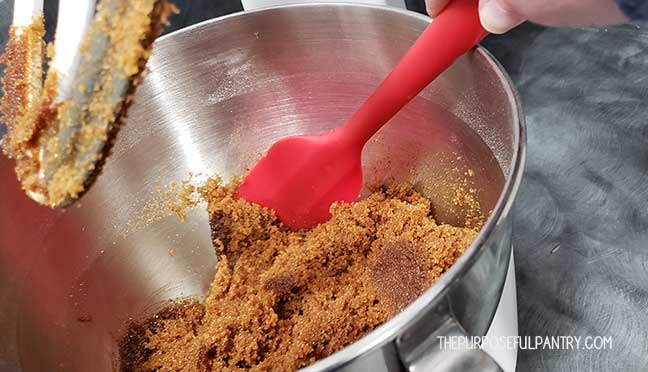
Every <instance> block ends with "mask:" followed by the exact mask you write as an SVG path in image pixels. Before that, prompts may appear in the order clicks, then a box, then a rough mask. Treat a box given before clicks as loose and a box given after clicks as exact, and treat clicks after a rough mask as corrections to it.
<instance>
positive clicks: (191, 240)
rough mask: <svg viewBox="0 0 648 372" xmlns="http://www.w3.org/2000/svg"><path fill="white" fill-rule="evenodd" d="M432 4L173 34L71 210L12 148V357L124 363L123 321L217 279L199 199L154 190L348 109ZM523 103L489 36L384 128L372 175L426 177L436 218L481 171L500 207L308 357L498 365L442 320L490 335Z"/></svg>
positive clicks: (68, 364) (5, 268)
mask: <svg viewBox="0 0 648 372" xmlns="http://www.w3.org/2000/svg"><path fill="white" fill-rule="evenodd" d="M428 22H429V19H428V18H426V17H423V16H420V15H416V14H414V13H410V12H406V11H400V10H394V9H391V10H390V9H386V8H377V7H369V6H358V5H342V4H339V5H331V4H329V5H309V6H289V7H283V8H275V9H268V10H261V11H254V12H249V13H240V14H235V15H232V16H228V17H224V18H221V19H216V20H212V21H209V22H206V23H202V24H200V25H196V26H194V27H191V28H188V29H185V30H182V31H180V32H177V33H174V34H171V35H168V36H166V37H163V38H162V39H160V40H159V41H157V42H156V44H155V50H154V54H153V57H152V58H151V60H150V63H149V67H150V73H149V74H148V76H147V78H146V80H145V82H144V84H143V85H142V86H141V87H140V88H139V90H138V92H137V96H136V99H135V104H134V105H133V107H132V108H131V110H130V115H129V117H128V119H127V122H126V125H125V127H124V128H123V130H122V131H121V133H120V134H119V136H118V138H117V141H116V144H115V146H114V148H113V151H112V152H113V154H112V156H111V157H110V158H109V160H108V162H107V164H106V166H105V168H104V170H103V173H102V175H101V176H100V177H99V179H98V181H97V183H96V184H95V185H94V187H93V188H92V189H91V190H90V192H88V193H87V194H86V195H85V196H84V197H83V198H82V200H81V201H80V202H79V203H78V204H76V205H75V206H72V207H71V208H69V209H68V210H66V211H52V210H48V209H46V208H43V207H40V206H38V205H36V204H35V203H33V202H31V201H30V200H28V199H27V198H26V197H25V196H24V195H23V193H22V192H21V191H20V189H19V186H18V184H17V182H16V181H15V179H14V177H13V174H12V169H11V166H12V164H11V162H10V161H9V160H7V159H5V158H2V160H0V195H2V203H1V205H0V283H1V284H0V306H1V311H2V312H1V314H2V316H1V317H0V326H1V329H2V332H0V367H1V368H0V369H2V370H3V371H25V372H32V371H38V372H40V371H55V370H61V371H92V372H100V371H110V370H113V368H115V358H116V355H117V344H116V338H118V337H119V336H120V334H121V333H122V332H123V330H124V325H125V323H127V322H128V321H129V320H130V319H134V318H139V317H141V316H142V315H144V314H151V313H152V312H154V311H155V310H156V309H159V308H160V306H162V305H163V304H164V303H165V301H167V300H169V299H174V298H177V297H186V296H202V295H204V294H205V292H206V290H207V289H208V286H209V283H210V281H211V279H212V276H213V274H214V266H215V264H216V261H215V260H216V258H215V255H214V252H213V249H212V246H211V244H210V233H209V227H208V223H207V215H206V212H205V211H204V208H196V209H194V210H192V211H190V212H189V214H188V221H187V222H180V221H179V219H178V218H177V217H176V216H169V217H166V218H163V219H161V220H159V221H153V222H151V221H149V222H150V223H148V224H143V223H139V222H138V221H137V220H138V219H145V217H146V216H145V214H142V211H143V210H144V209H146V208H145V207H146V206H147V203H149V202H150V200H151V198H152V197H153V196H152V194H154V192H153V190H154V189H155V188H156V187H160V186H165V185H168V184H169V183H170V182H171V181H174V180H181V179H184V178H186V177H187V174H188V172H190V171H191V172H201V173H206V174H217V175H221V176H225V177H229V176H232V175H240V174H242V173H243V172H244V171H245V169H246V168H247V167H248V166H250V165H251V164H253V162H254V161H255V159H257V158H258V157H259V155H260V154H261V153H263V152H264V150H265V149H267V147H268V146H269V145H270V144H271V143H273V142H274V141H275V140H277V139H278V138H281V137H283V136H286V135H290V134H296V133H312V132H318V131H321V130H324V129H329V128H333V127H335V126H337V125H340V124H341V123H343V122H344V120H345V119H346V118H347V117H349V115H350V114H351V113H352V112H353V110H354V109H356V108H357V107H358V106H359V105H360V103H361V102H362V100H363V99H364V98H365V97H367V95H368V94H369V93H370V92H371V90H372V89H373V88H374V87H375V86H376V85H377V84H378V83H379V82H380V80H381V79H382V78H383V77H384V76H385V75H386V73H387V72H388V71H389V70H390V69H391V68H392V66H394V64H395V63H396V62H397V61H398V59H399V58H400V56H402V55H403V53H404V52H405V51H406V50H407V48H408V46H409V45H411V44H412V43H413V42H414V40H415V39H416V37H417V36H418V35H419V34H420V32H421V31H422V30H423V29H424V28H425V27H426V25H427V23H428ZM520 121H521V115H520V113H519V107H518V104H517V101H516V97H515V93H514V91H513V88H512V87H511V84H510V82H509V80H508V79H507V77H506V75H505V73H504V72H503V71H502V69H501V67H500V66H499V65H498V64H497V63H496V62H495V61H494V60H493V58H492V57H491V56H490V55H489V54H488V53H487V52H486V51H485V50H483V49H479V48H478V49H476V50H475V51H473V52H471V53H469V54H468V55H466V56H464V57H462V58H461V59H460V60H459V61H457V63H456V64H455V65H454V66H453V67H452V68H451V69H450V70H449V71H447V72H446V73H445V74H443V76H442V77H440V78H439V79H438V80H437V81H435V82H434V83H433V84H432V85H431V86H430V87H429V88H428V89H426V90H425V91H424V92H423V93H422V94H421V95H420V96H419V97H416V98H415V99H414V100H413V101H412V103H411V104H410V105H409V106H407V107H406V108H405V109H404V110H403V111H402V112H401V113H399V114H398V115H397V116H396V117H395V118H394V119H393V120H392V121H391V122H390V123H389V124H388V125H387V127H385V128H384V129H383V130H382V131H381V133H380V134H379V135H378V136H377V138H376V139H375V140H373V141H372V143H371V144H370V145H369V147H368V148H367V149H366V151H365V154H364V162H365V164H364V167H365V172H366V175H367V182H368V183H372V182H378V181H380V180H381V179H384V178H386V177H396V178H398V179H406V180H409V181H411V182H414V183H415V184H416V185H417V187H419V189H420V190H421V191H423V192H424V193H426V194H427V195H429V196H430V197H431V198H432V199H433V201H434V202H435V209H436V210H435V212H436V214H437V216H438V218H439V220H441V221H445V222H451V223H462V222H463V220H464V219H465V213H466V211H465V210H464V209H462V208H458V207H456V206H455V205H453V203H452V202H451V199H452V196H453V194H452V192H453V190H452V185H453V182H454V183H456V182H459V183H461V181H458V180H462V179H468V183H467V184H466V188H475V189H476V190H477V193H476V195H477V197H478V200H479V202H480V203H481V206H482V208H483V209H484V210H486V211H488V210H492V213H491V215H490V218H489V219H488V221H487V223H486V224H485V225H484V227H483V229H482V231H481V233H480V234H479V236H478V238H477V239H476V240H475V242H474V243H473V244H472V245H471V246H470V248H469V249H468V250H467V252H466V253H465V254H464V255H463V256H462V257H461V258H460V259H459V260H458V262H457V263H456V264H455V265H454V266H453V267H452V268H451V269H450V270H449V271H448V272H447V273H445V274H444V276H443V277H442V278H441V279H440V280H439V281H438V282H437V283H436V284H435V285H434V286H433V287H432V288H431V289H429V290H428V291H427V292H425V293H424V294H423V295H422V296H421V297H420V298H419V299H418V300H416V301H415V302H414V303H412V304H411V305H410V306H409V307H408V308H406V309H405V310H404V311H403V312H402V313H400V314H399V315H398V316H396V317H395V318H394V319H392V320H391V321H389V322H387V323H386V324H384V325H383V326H381V327H380V328H378V329H377V330H375V331H373V332H371V333H370V334H369V335H367V336H366V337H364V338H363V339H361V340H359V341H358V342H356V343H354V344H352V345H350V346H348V347H347V348H345V349H343V350H342V351H340V352H338V353H336V354H334V355H332V356H331V357H329V358H326V359H324V360H322V361H320V362H318V363H316V364H314V365H313V366H311V367H308V368H306V370H307V371H324V370H326V371H332V370H340V371H342V370H343V371H372V372H381V371H390V372H393V371H403V370H410V371H450V370H463V371H468V370H471V369H473V368H474V370H481V371H484V370H498V367H497V366H496V364H495V363H494V362H493V361H492V360H490V359H489V358H488V357H487V356H486V355H485V354H483V353H481V352H478V351H453V352H451V351H441V350H440V348H439V347H438V346H439V345H438V344H437V342H438V340H437V337H436V336H438V335H446V334H455V335H457V334H463V333H466V334H469V335H483V334H484V333H485V332H486V330H487V328H488V326H489V324H490V321H491V319H492V317H493V315H494V312H495V308H496V305H497V303H498V300H499V297H500V293H501V290H502V286H503V281H504V277H505V273H506V269H507V266H508V262H509V255H510V251H511V240H510V237H511V220H510V216H509V209H510V206H511V203H512V200H513V196H514V194H515V191H516V189H517V186H518V183H519V181H520V175H521V170H522V163H523V155H524V137H523V128H522V126H521V122H520ZM468 169H471V170H473V171H474V173H475V175H474V176H473V177H469V176H465V175H464V173H467V172H468ZM455 186H456V185H455ZM140 222H141V221H140ZM145 222H146V221H145ZM170 249H173V250H174V251H175V254H174V255H170V254H169V250H170Z"/></svg>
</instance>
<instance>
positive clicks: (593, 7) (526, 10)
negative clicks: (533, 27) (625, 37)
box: [426, 0, 628, 34]
mask: <svg viewBox="0 0 648 372" xmlns="http://www.w3.org/2000/svg"><path fill="white" fill-rule="evenodd" d="M449 1H450V0H426V5H427V11H428V14H429V15H430V16H431V17H434V16H435V15H436V14H437V13H439V12H440V11H441V9H443V7H444V6H446V4H447V3H448V2H449ZM479 16H480V18H481V22H482V25H483V26H484V28H485V29H486V30H487V31H489V32H491V33H494V34H501V33H504V32H506V31H508V30H510V29H512V28H513V27H515V26H517V25H519V24H520V23H522V22H524V21H527V20H528V21H531V22H535V23H540V24H543V25H547V26H583V25H589V26H594V25H606V24H615V23H623V22H626V21H627V20H628V19H627V17H626V16H625V14H624V13H623V12H622V11H621V9H620V8H619V6H618V5H617V2H616V1H615V0H479Z"/></svg>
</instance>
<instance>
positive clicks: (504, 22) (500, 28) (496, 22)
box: [479, 0, 525, 34]
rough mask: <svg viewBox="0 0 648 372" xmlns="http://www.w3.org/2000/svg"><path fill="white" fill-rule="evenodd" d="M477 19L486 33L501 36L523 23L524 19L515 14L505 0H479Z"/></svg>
mask: <svg viewBox="0 0 648 372" xmlns="http://www.w3.org/2000/svg"><path fill="white" fill-rule="evenodd" d="M479 18H480V19H481V23H482V26H484V28H485V29H486V31H488V32H490V33H493V34H502V33H504V32H506V31H508V30H510V29H512V28H513V27H515V26H517V25H519V24H520V23H522V22H524V21H525V17H524V16H522V15H520V14H519V13H517V12H516V11H515V10H513V9H512V8H511V7H510V6H507V4H506V0H480V1H479Z"/></svg>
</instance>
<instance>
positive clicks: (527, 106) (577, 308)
mask: <svg viewBox="0 0 648 372" xmlns="http://www.w3.org/2000/svg"><path fill="white" fill-rule="evenodd" d="M485 45H486V47H487V48H488V49H489V50H491V51H492V52H493V53H494V54H495V56H497V58H498V59H499V60H500V61H501V62H502V64H503V65H504V66H505V68H506V69H507V70H508V72H509V74H510V75H511V77H512V79H513V81H514V82H515V84H516V86H517V88H518V91H519V93H520V97H521V100H522V105H523V108H524V111H525V116H526V121H527V128H528V157H527V165H526V171H525V176H524V180H523V183H522V186H521V188H520V194H519V198H518V200H517V203H516V205H515V209H514V212H515V215H514V217H515V219H514V221H515V222H514V229H515V232H514V244H515V254H516V264H517V272H516V274H517V280H518V307H519V322H520V334H521V335H531V336H536V335H582V336H586V335H603V336H611V337H612V339H613V343H612V350H604V351H583V350H581V351H560V350H535V351H524V350H523V351H521V353H520V357H519V368H518V370H519V371H646V370H648V310H647V309H648V230H647V228H648V189H647V187H646V186H648V107H646V106H647V105H648V85H647V83H648V80H647V78H648V30H642V29H639V28H637V27H633V26H625V27H619V28H609V29H599V30H597V29H544V28H540V27H536V26H524V27H520V28H519V29H517V30H515V31H513V32H511V33H510V34H508V35H506V36H503V37H492V38H490V39H489V40H487V41H486V42H485Z"/></svg>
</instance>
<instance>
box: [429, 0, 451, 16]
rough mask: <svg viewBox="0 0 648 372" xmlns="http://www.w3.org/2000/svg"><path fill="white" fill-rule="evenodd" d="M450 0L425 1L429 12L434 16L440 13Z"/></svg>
mask: <svg viewBox="0 0 648 372" xmlns="http://www.w3.org/2000/svg"><path fill="white" fill-rule="evenodd" d="M449 1H450V0H426V1H425V6H426V9H427V13H428V15H429V16H430V17H434V16H435V15H437V14H439V12H440V11H441V9H443V7H445V6H446V5H448V2H449Z"/></svg>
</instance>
